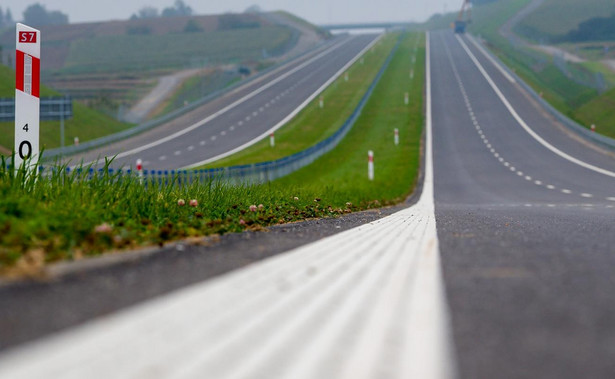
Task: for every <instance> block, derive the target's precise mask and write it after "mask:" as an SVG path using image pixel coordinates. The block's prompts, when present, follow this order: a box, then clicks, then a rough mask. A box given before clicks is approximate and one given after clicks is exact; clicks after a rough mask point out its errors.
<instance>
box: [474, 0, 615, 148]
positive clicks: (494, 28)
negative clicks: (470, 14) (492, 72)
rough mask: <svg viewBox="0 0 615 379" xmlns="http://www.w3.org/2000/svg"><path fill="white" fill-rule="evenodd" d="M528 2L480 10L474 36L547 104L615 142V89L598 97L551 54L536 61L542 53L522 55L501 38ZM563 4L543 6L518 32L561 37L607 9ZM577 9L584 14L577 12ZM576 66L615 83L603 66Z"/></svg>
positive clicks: (598, 2)
mask: <svg viewBox="0 0 615 379" xmlns="http://www.w3.org/2000/svg"><path fill="white" fill-rule="evenodd" d="M527 2H528V1H527V0H516V1H508V2H506V1H500V2H496V3H492V4H489V5H485V6H481V7H476V9H475V23H474V24H473V25H472V28H471V31H472V33H475V34H480V35H481V36H482V37H484V38H485V39H487V41H488V43H489V47H490V49H491V50H492V51H494V52H495V53H496V54H497V55H498V57H499V58H500V59H502V61H504V63H506V65H508V66H509V67H511V68H512V69H513V70H515V72H516V73H517V74H519V75H520V76H521V77H522V78H523V79H524V80H525V81H526V82H527V83H528V84H529V85H530V86H532V88H534V89H535V90H536V91H537V92H539V93H542V94H543V96H544V98H545V100H547V101H548V102H549V103H550V104H551V105H553V106H554V107H555V108H556V109H558V110H559V111H560V112H562V113H563V114H565V115H567V116H568V117H570V118H572V119H574V120H576V121H578V122H579V123H580V124H582V125H584V126H586V127H589V126H590V125H592V124H595V125H597V131H598V132H599V133H601V134H604V135H607V136H609V137H615V109H614V107H613V104H614V103H615V91H614V90H609V91H607V92H605V93H603V94H599V93H598V92H597V91H596V90H594V89H591V88H588V87H585V86H583V85H580V84H578V83H576V82H574V81H573V80H571V79H570V78H568V77H567V76H566V75H565V74H563V73H562V72H561V71H560V70H559V69H558V68H557V67H556V66H555V65H554V64H553V62H552V59H551V58H550V57H548V56H547V55H542V58H538V59H536V58H532V56H533V57H541V54H540V53H538V52H536V51H532V53H531V54H527V52H524V51H520V50H519V49H521V50H523V49H524V48H521V47H519V48H515V47H513V46H511V45H510V43H509V42H508V41H507V40H506V39H505V38H503V37H502V36H501V35H500V34H499V32H498V29H499V27H500V26H501V25H502V24H503V23H504V22H505V21H506V20H507V19H509V18H510V17H512V16H513V15H514V14H515V13H516V12H518V10H520V9H521V8H522V7H523V6H525V4H527ZM565 2H566V4H560V3H561V2H560V1H557V2H555V1H552V0H549V1H547V2H545V3H544V5H543V6H542V7H541V8H539V9H538V10H537V12H536V13H533V14H531V15H530V16H528V17H527V18H526V19H524V20H523V21H522V22H521V23H520V25H519V26H518V27H517V28H516V30H517V31H520V32H523V33H525V34H526V35H528V34H531V35H535V36H542V37H545V36H546V37H549V36H555V35H558V34H559V35H561V34H563V33H566V32H568V31H570V30H571V29H574V28H575V27H576V23H577V22H578V20H584V19H587V18H591V17H595V16H597V15H600V14H601V13H600V12H602V10H603V8H604V7H605V6H606V4H605V2H604V1H602V0H592V1H590V2H588V4H585V3H583V4H580V3H578V2H575V1H573V0H565ZM577 3H578V4H577ZM586 5H587V6H586ZM553 7H557V9H558V12H552V10H553ZM579 7H582V8H583V9H582V10H578V8H579ZM549 9H551V12H550V13H549ZM562 12H564V13H562ZM578 66H582V67H583V68H585V69H586V70H585V71H591V72H595V73H602V74H603V76H604V78H605V81H606V82H607V83H609V84H610V85H612V84H613V83H615V75H614V74H613V72H612V71H610V70H609V69H608V68H606V67H605V65H604V64H603V63H602V62H585V63H582V64H579V65H578ZM577 68H578V67H577V65H575V64H569V69H570V70H571V71H573V74H574V71H575V70H577Z"/></svg>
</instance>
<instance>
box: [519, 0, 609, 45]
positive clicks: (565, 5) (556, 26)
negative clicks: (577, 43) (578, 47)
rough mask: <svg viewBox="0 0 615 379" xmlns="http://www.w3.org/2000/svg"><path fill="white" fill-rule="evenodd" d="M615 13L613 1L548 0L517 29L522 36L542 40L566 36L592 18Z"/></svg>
mask: <svg viewBox="0 0 615 379" xmlns="http://www.w3.org/2000/svg"><path fill="white" fill-rule="evenodd" d="M614 12H615V4H614V3H613V1H612V0H582V1H579V0H546V1H545V2H544V3H543V4H542V5H541V6H540V7H539V8H538V9H536V11H534V12H533V13H531V14H530V15H528V16H527V17H526V18H524V19H523V20H522V21H521V22H520V23H519V26H518V28H517V31H518V32H520V33H521V34H523V35H525V36H527V37H529V38H533V39H536V40H540V39H542V38H547V39H550V38H554V37H557V36H561V35H564V34H566V33H568V32H569V31H571V30H573V29H576V28H577V26H578V25H579V24H580V23H581V22H583V21H586V20H588V19H590V18H594V17H605V16H609V15H611V14H613V13H614Z"/></svg>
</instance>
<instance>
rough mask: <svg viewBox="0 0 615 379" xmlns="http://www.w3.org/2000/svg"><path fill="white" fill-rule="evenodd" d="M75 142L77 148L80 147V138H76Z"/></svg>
mask: <svg viewBox="0 0 615 379" xmlns="http://www.w3.org/2000/svg"><path fill="white" fill-rule="evenodd" d="M73 141H74V142H75V146H79V137H75V139H74V140H73Z"/></svg>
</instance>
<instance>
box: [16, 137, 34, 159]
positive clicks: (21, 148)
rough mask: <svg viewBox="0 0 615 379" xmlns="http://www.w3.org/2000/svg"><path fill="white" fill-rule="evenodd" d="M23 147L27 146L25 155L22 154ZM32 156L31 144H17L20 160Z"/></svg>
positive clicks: (24, 142)
mask: <svg viewBox="0 0 615 379" xmlns="http://www.w3.org/2000/svg"><path fill="white" fill-rule="evenodd" d="M24 146H27V154H24V152H23V150H24ZM31 155H32V144H31V143H30V142H29V141H23V142H22V143H21V144H19V157H20V158H21V159H29V158H30V156H31Z"/></svg>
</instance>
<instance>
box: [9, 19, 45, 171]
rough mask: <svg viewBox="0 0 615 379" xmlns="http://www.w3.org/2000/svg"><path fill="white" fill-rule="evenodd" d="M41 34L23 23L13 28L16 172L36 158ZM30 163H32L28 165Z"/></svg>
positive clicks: (38, 123)
mask: <svg viewBox="0 0 615 379" xmlns="http://www.w3.org/2000/svg"><path fill="white" fill-rule="evenodd" d="M40 73H41V32H40V30H36V29H34V28H31V27H29V26H26V25H24V24H19V23H18V24H17V26H16V49H15V157H14V162H13V166H14V167H15V169H16V170H18V169H19V168H20V167H21V165H22V164H23V162H24V161H28V160H29V161H28V162H29V163H28V164H29V166H28V170H31V169H33V168H34V165H35V163H36V161H37V160H38V158H39V156H38V155H39V138H40V134H39V125H40V81H41V75H40ZM30 162H34V164H32V163H30Z"/></svg>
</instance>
